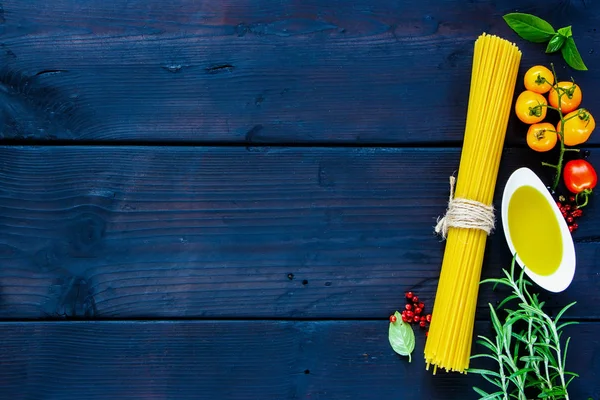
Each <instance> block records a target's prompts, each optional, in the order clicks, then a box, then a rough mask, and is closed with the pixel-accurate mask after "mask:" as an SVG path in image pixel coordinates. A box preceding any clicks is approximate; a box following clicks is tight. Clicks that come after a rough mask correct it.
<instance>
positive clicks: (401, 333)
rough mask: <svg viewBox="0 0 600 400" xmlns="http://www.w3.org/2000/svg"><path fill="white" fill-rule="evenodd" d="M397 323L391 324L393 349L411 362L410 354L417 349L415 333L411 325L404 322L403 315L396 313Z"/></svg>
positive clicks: (390, 331)
mask: <svg viewBox="0 0 600 400" xmlns="http://www.w3.org/2000/svg"><path fill="white" fill-rule="evenodd" d="M394 315H395V316H396V322H390V329H389V340H390V344H391V345H392V349H394V351H395V352H396V353H398V354H400V355H401V356H408V361H409V362H411V361H412V360H411V356H410V354H411V353H412V351H413V350H414V349H415V333H414V332H413V330H412V327H411V326H410V324H408V323H406V322H403V321H402V315H401V314H400V313H399V312H398V311H396V312H395V313H394Z"/></svg>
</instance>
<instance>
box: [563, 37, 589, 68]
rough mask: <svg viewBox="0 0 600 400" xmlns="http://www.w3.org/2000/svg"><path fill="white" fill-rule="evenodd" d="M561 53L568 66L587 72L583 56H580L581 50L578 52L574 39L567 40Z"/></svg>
mask: <svg viewBox="0 0 600 400" xmlns="http://www.w3.org/2000/svg"><path fill="white" fill-rule="evenodd" d="M561 52H562V55H563V58H564V59H565V61H566V62H567V64H569V65H570V66H571V68H573V69H576V70H579V71H587V67H586V66H585V64H584V62H583V60H582V59H581V54H579V50H577V46H576V45H575V41H574V40H573V38H572V37H570V38H567V39H566V41H565V44H564V46H563V47H562V49H561Z"/></svg>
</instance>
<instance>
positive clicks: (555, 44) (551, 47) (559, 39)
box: [546, 33, 567, 53]
mask: <svg viewBox="0 0 600 400" xmlns="http://www.w3.org/2000/svg"><path fill="white" fill-rule="evenodd" d="M565 40H567V38H566V37H565V36H563V35H561V34H560V33H557V34H555V35H554V36H552V39H550V41H549V42H548V47H546V53H554V52H555V51H558V50H560V48H561V47H562V46H563V44H565Z"/></svg>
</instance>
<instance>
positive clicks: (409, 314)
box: [406, 311, 415, 318]
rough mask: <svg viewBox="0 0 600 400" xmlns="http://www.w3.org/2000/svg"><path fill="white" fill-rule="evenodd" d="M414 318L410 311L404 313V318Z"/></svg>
mask: <svg viewBox="0 0 600 400" xmlns="http://www.w3.org/2000/svg"><path fill="white" fill-rule="evenodd" d="M414 316H415V314H414V313H413V312H412V311H407V312H406V318H412V317H414Z"/></svg>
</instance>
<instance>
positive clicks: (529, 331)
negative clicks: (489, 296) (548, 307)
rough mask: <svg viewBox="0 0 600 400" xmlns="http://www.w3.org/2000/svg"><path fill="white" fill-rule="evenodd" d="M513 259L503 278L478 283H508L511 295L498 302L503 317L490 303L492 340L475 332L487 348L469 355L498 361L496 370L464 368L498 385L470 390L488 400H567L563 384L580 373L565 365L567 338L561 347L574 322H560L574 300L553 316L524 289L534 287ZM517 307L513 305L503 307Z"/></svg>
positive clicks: (535, 295)
mask: <svg viewBox="0 0 600 400" xmlns="http://www.w3.org/2000/svg"><path fill="white" fill-rule="evenodd" d="M515 261H516V258H513V260H512V263H511V267H510V271H507V270H505V269H503V273H504V275H505V277H503V278H499V279H486V280H484V281H482V282H481V283H493V284H494V287H496V286H497V285H504V286H508V287H509V288H510V289H511V294H510V295H509V296H507V297H506V298H505V299H504V300H503V301H502V302H501V303H500V305H499V306H498V308H499V309H500V308H503V307H504V311H505V312H506V317H505V318H504V320H503V321H501V319H500V318H499V317H498V313H497V312H496V310H495V309H494V307H493V306H492V305H491V304H490V305H489V307H490V316H491V320H492V326H493V328H494V332H495V338H487V337H485V336H478V338H479V340H478V341H477V343H479V344H480V345H482V346H483V347H485V348H486V349H488V350H489V352H488V353H482V354H476V355H473V356H472V357H471V358H472V359H475V358H490V359H492V360H494V361H495V362H496V364H497V370H496V371H492V370H487V369H469V370H468V372H471V373H475V374H479V375H481V376H482V377H483V378H484V379H485V380H487V381H488V382H490V383H492V384H493V385H494V386H496V387H497V388H498V391H496V392H494V393H487V392H485V391H484V390H482V389H479V388H476V387H474V388H473V390H475V392H477V394H479V395H480V396H481V398H480V399H486V400H496V399H500V400H509V399H519V400H527V399H528V398H545V399H548V400H558V399H565V400H569V393H568V391H567V387H568V386H569V384H570V383H571V381H572V380H573V379H574V378H575V377H577V376H578V375H577V374H575V373H573V372H568V371H567V370H566V369H565V368H566V367H565V364H566V360H567V350H568V347H569V341H570V338H567V340H566V341H565V345H564V348H563V347H562V345H561V334H562V330H563V328H564V327H566V326H567V325H571V324H576V322H562V320H561V318H562V317H563V315H564V314H565V312H566V311H567V310H568V309H569V308H571V307H572V306H573V305H575V303H571V304H569V305H567V306H565V307H564V308H563V309H562V310H561V311H560V312H559V313H558V314H557V315H556V317H555V318H554V319H553V318H551V317H550V316H548V314H546V313H545V312H544V311H543V310H542V308H543V306H544V303H543V302H540V301H539V299H538V295H537V294H534V293H530V292H529V290H528V289H527V287H528V286H530V285H532V284H531V282H529V281H528V280H527V279H525V277H524V270H521V272H520V274H519V276H518V277H517V278H515ZM509 304H513V305H516V309H514V310H511V309H508V308H506V306H507V305H509Z"/></svg>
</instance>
